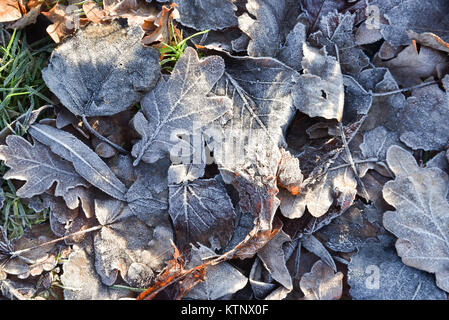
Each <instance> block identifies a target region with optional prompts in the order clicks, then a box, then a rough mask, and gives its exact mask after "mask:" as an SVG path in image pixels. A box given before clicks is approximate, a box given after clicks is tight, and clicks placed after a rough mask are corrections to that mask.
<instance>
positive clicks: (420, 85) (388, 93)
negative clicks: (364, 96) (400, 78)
mask: <svg viewBox="0 0 449 320" xmlns="http://www.w3.org/2000/svg"><path fill="white" fill-rule="evenodd" d="M437 83H438V81H429V82H424V83H421V84H418V85H416V86H412V87H408V88H402V89H398V90H394V91H387V92H374V93H371V95H372V96H373V97H385V96H389V95H392V94H396V93H402V92H406V91H410V90H413V89H418V88H422V87H427V86H430V85H432V84H437Z"/></svg>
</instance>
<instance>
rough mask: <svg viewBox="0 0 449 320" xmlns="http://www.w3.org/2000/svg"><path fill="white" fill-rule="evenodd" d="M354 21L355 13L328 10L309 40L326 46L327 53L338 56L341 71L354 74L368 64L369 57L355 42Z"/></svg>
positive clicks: (317, 44) (320, 45)
mask: <svg viewBox="0 0 449 320" xmlns="http://www.w3.org/2000/svg"><path fill="white" fill-rule="evenodd" d="M354 21H355V14H351V13H350V12H346V13H345V14H341V13H338V12H337V11H333V12H330V13H329V14H327V15H326V16H323V17H322V19H321V21H320V24H319V29H320V30H319V31H317V32H316V33H314V34H312V35H311V36H310V39H309V40H310V41H311V42H312V43H313V44H314V45H316V46H319V47H323V46H324V47H326V51H327V52H328V53H329V54H331V55H333V56H335V57H339V62H340V67H341V70H342V72H343V73H345V74H351V75H354V76H356V75H358V74H359V72H360V71H361V70H362V69H363V68H364V67H366V66H367V65H368V63H369V58H368V57H367V56H366V55H365V53H364V52H363V51H362V49H360V48H358V47H357V45H356V43H355V36H354V34H353V28H354ZM336 50H338V52H336Z"/></svg>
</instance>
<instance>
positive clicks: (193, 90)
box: [132, 48, 231, 165]
mask: <svg viewBox="0 0 449 320" xmlns="http://www.w3.org/2000/svg"><path fill="white" fill-rule="evenodd" d="M223 72H224V62H223V60H222V58H220V57H218V56H210V57H207V58H206V59H203V60H199V58H198V54H197V53H196V51H195V50H194V49H193V48H187V49H186V50H185V51H184V53H183V55H182V56H181V58H180V59H179V61H178V62H177V63H176V66H175V68H174V70H173V72H172V74H171V76H170V78H169V79H168V80H165V79H161V80H160V81H159V83H158V85H157V86H156V88H154V90H152V91H150V92H149V93H148V94H147V95H146V96H145V97H144V98H143V100H142V102H141V104H142V111H140V112H138V113H137V114H136V115H135V117H134V118H133V125H134V128H135V129H136V131H137V132H138V133H139V134H140V135H141V137H142V138H141V139H140V140H139V141H138V142H137V143H136V144H134V146H133V149H132V155H133V156H134V157H135V158H136V160H135V161H134V165H137V164H138V163H139V162H140V160H143V161H144V162H147V163H153V162H156V161H157V160H159V159H160V158H162V157H164V156H166V155H167V154H168V153H169V152H170V151H171V150H172V148H173V146H175V145H176V143H178V142H179V141H181V140H180V139H179V138H178V137H177V135H178V134H185V133H192V132H193V130H194V129H198V130H199V129H201V128H202V127H204V126H207V125H208V124H210V123H212V122H213V121H215V120H217V119H218V118H220V117H221V116H223V115H224V114H225V113H230V112H231V101H230V100H229V99H228V98H226V97H208V96H207V94H208V93H209V92H210V91H211V89H212V87H213V86H214V85H215V83H216V82H217V81H218V79H219V78H220V77H221V76H222V75H223ZM201 97H202V98H201ZM195 125H197V126H199V128H194V126H195Z"/></svg>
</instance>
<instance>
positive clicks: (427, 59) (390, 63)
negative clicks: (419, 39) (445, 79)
mask: <svg viewBox="0 0 449 320" xmlns="http://www.w3.org/2000/svg"><path fill="white" fill-rule="evenodd" d="M374 63H375V64H376V66H379V67H387V68H388V69H389V70H390V72H391V73H392V74H393V76H394V77H395V79H396V80H397V82H398V84H400V85H401V86H403V87H410V86H414V85H417V84H420V83H422V79H427V78H429V77H435V78H439V77H440V76H441V75H444V74H445V73H446V72H447V70H448V69H449V58H448V57H447V54H445V53H443V52H439V51H437V50H434V49H432V48H428V47H424V46H422V47H420V48H419V51H418V50H417V49H416V47H415V46H414V45H409V46H408V47H406V48H404V50H402V51H401V52H399V54H398V55H397V56H396V57H395V58H393V59H389V60H387V61H382V60H379V59H376V60H375V61H374Z"/></svg>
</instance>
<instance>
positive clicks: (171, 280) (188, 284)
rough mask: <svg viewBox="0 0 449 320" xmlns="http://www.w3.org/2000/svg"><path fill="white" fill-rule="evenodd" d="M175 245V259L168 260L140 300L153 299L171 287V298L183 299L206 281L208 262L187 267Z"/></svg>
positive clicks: (140, 296)
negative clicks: (196, 286) (200, 283)
mask: <svg viewBox="0 0 449 320" xmlns="http://www.w3.org/2000/svg"><path fill="white" fill-rule="evenodd" d="M172 246H173V247H174V253H173V259H171V260H170V261H168V262H167V266H166V267H165V268H164V270H163V271H162V272H161V273H160V274H159V275H158V276H157V278H156V280H155V282H154V284H153V285H152V286H151V287H150V288H148V289H147V290H145V291H144V292H142V293H141V294H140V295H139V297H138V300H151V299H153V298H154V297H156V296H157V295H158V294H159V293H160V292H161V291H163V290H165V289H167V288H169V287H170V289H171V290H170V298H172V299H181V298H182V297H183V296H185V295H186V294H187V293H188V292H189V291H190V290H192V288H194V287H195V285H197V284H198V283H199V282H201V281H204V278H205V276H206V267H207V265H208V264H207V263H204V264H201V265H198V266H195V267H192V268H190V269H188V268H185V267H186V263H185V261H184V259H183V258H182V256H181V254H180V252H179V250H178V248H176V246H175V244H174V243H173V242H172Z"/></svg>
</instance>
